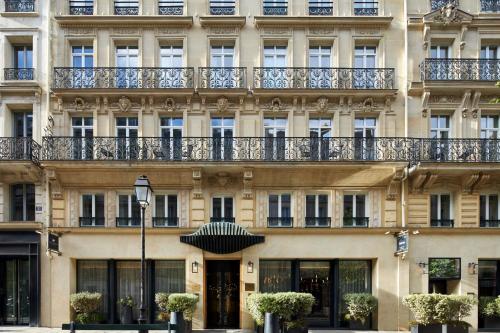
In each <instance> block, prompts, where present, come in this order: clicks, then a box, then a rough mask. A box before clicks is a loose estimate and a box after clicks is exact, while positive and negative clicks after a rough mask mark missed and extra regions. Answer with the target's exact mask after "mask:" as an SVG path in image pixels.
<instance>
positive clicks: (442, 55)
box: [431, 45, 458, 80]
mask: <svg viewBox="0 0 500 333" xmlns="http://www.w3.org/2000/svg"><path fill="white" fill-rule="evenodd" d="M450 57H451V52H450V47H449V46H447V45H433V46H431V58H432V59H434V60H433V62H432V71H433V73H432V74H433V77H434V78H435V79H436V80H453V79H458V77H455V76H456V71H454V69H453V66H454V64H453V63H452V62H450V61H447V59H448V58H450Z"/></svg>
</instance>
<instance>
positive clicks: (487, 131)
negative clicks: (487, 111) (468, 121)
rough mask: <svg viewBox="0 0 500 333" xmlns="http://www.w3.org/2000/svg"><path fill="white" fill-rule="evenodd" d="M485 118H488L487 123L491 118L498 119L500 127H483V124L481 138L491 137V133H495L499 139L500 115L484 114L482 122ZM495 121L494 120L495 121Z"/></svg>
mask: <svg viewBox="0 0 500 333" xmlns="http://www.w3.org/2000/svg"><path fill="white" fill-rule="evenodd" d="M483 118H486V123H488V120H489V119H495V118H496V119H497V124H498V125H499V127H482V126H481V129H480V137H481V139H489V138H490V136H491V134H493V133H494V134H495V137H496V138H497V139H498V138H500V136H499V134H500V117H499V116H494V115H482V116H481V121H480V124H482V120H483ZM493 123H494V121H493ZM483 134H484V135H483Z"/></svg>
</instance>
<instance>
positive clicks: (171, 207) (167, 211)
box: [153, 194, 179, 227]
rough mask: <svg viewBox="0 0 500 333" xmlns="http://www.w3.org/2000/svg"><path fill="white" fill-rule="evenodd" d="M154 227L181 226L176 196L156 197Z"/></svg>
mask: <svg viewBox="0 0 500 333" xmlns="http://www.w3.org/2000/svg"><path fill="white" fill-rule="evenodd" d="M153 225H154V226H155V227H178V226H179V211H178V204H177V195H176V194H169V195H155V215H154V217H153Z"/></svg>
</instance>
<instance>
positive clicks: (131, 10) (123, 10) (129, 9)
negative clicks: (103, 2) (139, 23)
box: [115, 6, 139, 15]
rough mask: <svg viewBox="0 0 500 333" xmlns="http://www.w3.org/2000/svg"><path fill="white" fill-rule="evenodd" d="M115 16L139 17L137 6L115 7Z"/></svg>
mask: <svg viewBox="0 0 500 333" xmlns="http://www.w3.org/2000/svg"><path fill="white" fill-rule="evenodd" d="M115 15H139V7H138V6H115Z"/></svg>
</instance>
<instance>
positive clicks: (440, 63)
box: [420, 58, 500, 81]
mask: <svg viewBox="0 0 500 333" xmlns="http://www.w3.org/2000/svg"><path fill="white" fill-rule="evenodd" d="M420 72H421V79H422V80H429V81H498V80H500V60H490V59H435V58H429V59H425V60H424V62H423V63H422V64H421V65H420Z"/></svg>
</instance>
